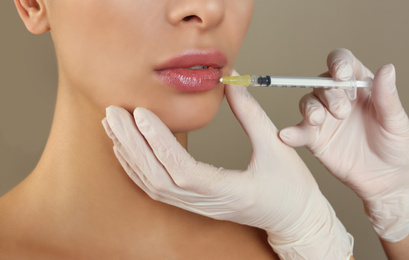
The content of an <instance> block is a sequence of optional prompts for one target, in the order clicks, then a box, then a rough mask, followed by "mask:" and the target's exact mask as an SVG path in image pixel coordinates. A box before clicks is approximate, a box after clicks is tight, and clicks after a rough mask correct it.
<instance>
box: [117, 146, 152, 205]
mask: <svg viewBox="0 0 409 260" xmlns="http://www.w3.org/2000/svg"><path fill="white" fill-rule="evenodd" d="M114 153H115V156H116V158H117V159H118V161H119V163H120V164H121V166H122V168H123V169H124V170H125V172H126V173H127V174H128V176H129V178H131V180H132V181H133V182H134V183H135V184H136V185H138V187H139V188H140V189H142V190H143V191H144V192H145V193H146V194H147V195H149V197H151V198H152V199H157V197H156V195H155V194H153V193H152V192H150V190H151V189H150V188H148V186H149V185H150V183H149V181H148V180H147V179H146V178H143V177H144V176H141V177H140V176H139V175H138V174H137V172H138V170H136V169H135V166H130V165H129V163H128V160H126V159H125V157H124V156H123V155H122V153H121V151H120V150H119V149H118V148H117V147H116V146H114Z"/></svg>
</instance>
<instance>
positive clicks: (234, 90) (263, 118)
mask: <svg viewBox="0 0 409 260" xmlns="http://www.w3.org/2000/svg"><path fill="white" fill-rule="evenodd" d="M225 94H226V99H227V101H228V103H229V105H230V108H231V110H232V112H233V114H234V115H235V117H236V118H237V120H238V121H239V122H240V124H241V126H242V127H243V129H244V131H245V132H246V134H247V136H248V137H249V139H250V141H251V144H252V146H253V152H257V151H258V150H263V147H264V144H268V145H269V146H271V144H272V143H274V142H277V141H279V139H278V136H277V133H278V130H277V128H276V127H275V126H274V124H273V123H272V122H271V120H270V118H269V117H268V116H267V115H266V113H265V112H264V110H263V109H262V108H261V106H260V105H259V103H258V102H257V101H256V100H255V99H254V98H253V96H251V94H250V93H249V92H248V91H247V89H246V87H243V86H233V85H226V88H225ZM280 143H281V142H280Z"/></svg>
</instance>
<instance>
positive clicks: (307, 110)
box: [279, 93, 326, 147]
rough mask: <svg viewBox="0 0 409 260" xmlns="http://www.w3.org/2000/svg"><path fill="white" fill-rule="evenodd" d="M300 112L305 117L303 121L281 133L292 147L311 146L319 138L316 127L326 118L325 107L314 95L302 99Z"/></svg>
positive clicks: (283, 139)
mask: <svg viewBox="0 0 409 260" xmlns="http://www.w3.org/2000/svg"><path fill="white" fill-rule="evenodd" d="M300 112H301V114H302V115H303V121H302V122H301V123H299V124H298V125H296V126H291V127H287V128H285V129H283V130H281V131H280V133H279V136H280V138H281V140H282V141H283V142H284V143H285V144H286V145H288V146H291V147H300V146H307V147H308V146H311V145H312V144H313V143H314V142H315V139H316V137H317V131H315V127H316V126H320V125H321V124H323V123H324V120H325V117H326V110H325V107H324V105H323V104H322V103H321V102H320V100H318V98H317V97H316V96H315V95H314V94H313V93H309V94H307V95H305V96H303V97H302V98H301V100H300Z"/></svg>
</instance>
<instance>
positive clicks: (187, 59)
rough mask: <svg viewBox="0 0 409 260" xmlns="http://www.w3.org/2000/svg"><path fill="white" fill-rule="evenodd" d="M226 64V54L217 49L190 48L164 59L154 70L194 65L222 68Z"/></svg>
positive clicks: (184, 67)
mask: <svg viewBox="0 0 409 260" xmlns="http://www.w3.org/2000/svg"><path fill="white" fill-rule="evenodd" d="M226 64H227V56H226V55H225V54H224V53H223V52H221V51H219V50H206V51H201V50H191V51H187V52H184V53H181V54H179V55H177V56H176V57H174V58H171V59H169V60H167V61H165V62H164V63H162V64H161V65H159V66H158V67H156V68H155V70H156V71H161V70H171V69H188V68H191V67H195V66H205V67H209V68H213V69H222V68H223V67H225V66H226Z"/></svg>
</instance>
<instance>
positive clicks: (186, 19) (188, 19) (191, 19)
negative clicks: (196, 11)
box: [183, 15, 202, 22]
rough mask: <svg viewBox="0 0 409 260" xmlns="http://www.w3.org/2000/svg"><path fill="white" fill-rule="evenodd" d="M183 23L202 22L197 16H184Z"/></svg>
mask: <svg viewBox="0 0 409 260" xmlns="http://www.w3.org/2000/svg"><path fill="white" fill-rule="evenodd" d="M183 21H185V22H189V21H190V22H192V21H198V22H201V21H202V19H200V18H199V17H198V16H196V15H189V16H186V17H185V18H183Z"/></svg>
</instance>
